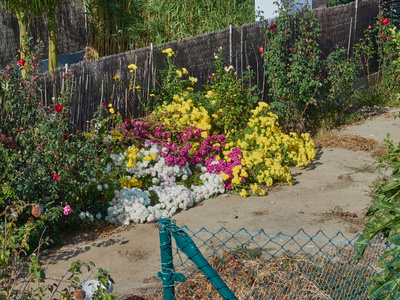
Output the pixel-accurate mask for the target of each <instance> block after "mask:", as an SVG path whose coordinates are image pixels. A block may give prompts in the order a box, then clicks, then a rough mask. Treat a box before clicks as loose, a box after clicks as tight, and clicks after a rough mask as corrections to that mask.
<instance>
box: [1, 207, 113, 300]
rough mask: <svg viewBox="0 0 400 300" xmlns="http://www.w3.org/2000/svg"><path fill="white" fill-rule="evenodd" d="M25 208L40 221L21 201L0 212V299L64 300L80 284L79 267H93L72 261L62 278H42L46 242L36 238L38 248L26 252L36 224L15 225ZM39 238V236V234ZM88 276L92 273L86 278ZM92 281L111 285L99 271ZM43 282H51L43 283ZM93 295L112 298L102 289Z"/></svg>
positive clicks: (37, 210) (34, 210)
mask: <svg viewBox="0 0 400 300" xmlns="http://www.w3.org/2000/svg"><path fill="white" fill-rule="evenodd" d="M29 209H30V210H31V213H32V215H33V216H35V218H43V217H45V215H46V214H43V210H42V208H41V207H40V206H38V205H37V204H31V203H25V202H23V201H20V202H15V203H12V204H11V205H8V206H7V207H6V208H5V210H4V211H3V212H2V213H0V232H1V233H0V245H1V248H0V298H1V299H7V300H8V299H10V300H11V299H12V300H19V299H21V300H22V299H53V298H54V296H55V295H61V298H62V297H63V296H64V297H67V299H68V298H70V297H71V296H72V293H73V291H74V290H75V289H76V288H77V287H78V286H79V285H80V281H81V279H80V278H79V275H81V274H82V271H81V268H82V267H87V269H88V271H90V270H91V269H92V267H94V266H95V265H94V264H93V263H89V264H86V263H83V262H81V261H77V262H72V264H71V268H70V269H69V270H68V271H67V272H66V273H65V275H64V276H63V277H62V278H46V270H45V268H43V266H42V264H41V262H40V260H39V257H40V250H41V247H42V246H43V245H44V244H46V243H47V241H46V240H43V239H40V241H39V244H38V247H37V248H35V249H33V250H32V249H30V246H29V243H28V242H29V236H30V234H32V232H33V231H34V229H35V228H36V227H37V223H36V222H34V218H33V217H30V218H29V220H28V221H27V222H25V223H24V224H23V225H20V226H18V225H17V223H18V222H17V221H18V219H19V218H21V216H23V215H26V214H29V213H27V212H26V211H27V210H29ZM3 224H4V225H3ZM41 235H42V236H43V232H41ZM92 274H93V272H92V273H91V274H90V275H92ZM90 275H89V276H90ZM95 278H96V279H97V280H99V281H100V282H102V283H103V284H104V286H105V287H108V284H109V282H113V280H112V278H111V277H110V276H109V275H108V273H107V272H106V271H104V270H103V269H101V268H99V269H97V273H96V274H95ZM46 279H47V280H50V281H51V282H53V283H45V280H46ZM61 282H64V283H67V287H66V288H64V289H63V290H61V288H60V283H61ZM96 294H97V295H96V296H95V298H94V299H110V300H111V299H114V295H113V294H112V293H108V292H107V291H105V290H104V289H99V290H98V291H97V293H96Z"/></svg>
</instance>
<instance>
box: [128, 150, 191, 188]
mask: <svg viewBox="0 0 400 300" xmlns="http://www.w3.org/2000/svg"><path fill="white" fill-rule="evenodd" d="M161 151H165V149H164V148H163V149H162V150H161ZM152 153H153V155H154V157H155V160H154V161H155V163H154V165H153V164H152V163H151V161H149V160H137V161H136V165H135V166H133V168H127V169H126V170H127V171H128V172H129V173H131V174H134V177H135V178H143V177H146V176H148V175H150V176H151V177H153V178H152V182H153V184H158V183H160V182H175V181H176V180H177V179H179V178H180V179H182V180H186V179H188V177H189V176H190V175H192V171H191V170H190V168H189V163H188V162H187V163H186V165H185V166H183V167H179V166H176V165H175V166H168V164H167V163H166V161H165V158H164V157H163V156H160V155H159V148H158V145H157V144H152V145H151V147H150V149H149V150H146V149H144V148H143V149H141V150H140V151H139V152H138V154H137V157H138V159H143V158H144V157H149V156H150V155H151V154H152Z"/></svg>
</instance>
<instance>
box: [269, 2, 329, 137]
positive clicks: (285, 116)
mask: <svg viewBox="0 0 400 300" xmlns="http://www.w3.org/2000/svg"><path fill="white" fill-rule="evenodd" d="M294 5H295V4H294V2H291V1H288V0H283V1H280V2H279V3H278V11H279V16H278V17H277V18H276V20H275V23H274V24H272V25H271V26H269V27H268V29H267V34H266V35H267V41H266V47H265V51H264V52H263V57H264V67H265V74H266V78H267V82H268V84H269V95H270V96H271V99H272V102H271V109H272V110H273V111H274V112H275V113H276V114H277V116H278V118H279V119H280V120H282V126H283V128H284V131H286V132H288V131H291V130H292V131H297V132H299V131H301V130H302V129H303V128H304V120H303V116H304V113H305V111H306V109H307V107H308V106H309V105H310V104H314V103H315V102H316V100H317V97H318V94H319V93H318V92H319V91H318V89H319V87H321V85H322V83H321V79H322V71H323V70H322V64H321V60H320V58H319V56H320V55H321V52H320V50H319V47H318V38H319V36H320V30H319V23H318V20H317V18H316V16H315V12H314V11H312V10H311V9H310V8H309V7H308V6H307V5H304V6H301V8H300V9H299V10H298V9H297V8H295V6H294ZM296 7H297V6H296ZM295 10H296V11H295ZM294 24H296V26H294Z"/></svg>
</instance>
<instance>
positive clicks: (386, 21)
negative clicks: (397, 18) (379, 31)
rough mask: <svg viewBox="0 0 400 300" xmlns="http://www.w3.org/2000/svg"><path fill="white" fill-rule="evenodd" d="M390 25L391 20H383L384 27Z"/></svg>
mask: <svg viewBox="0 0 400 300" xmlns="http://www.w3.org/2000/svg"><path fill="white" fill-rule="evenodd" d="M389 24H390V23H389V19H388V18H384V19H383V20H382V25H383V26H388V25H389Z"/></svg>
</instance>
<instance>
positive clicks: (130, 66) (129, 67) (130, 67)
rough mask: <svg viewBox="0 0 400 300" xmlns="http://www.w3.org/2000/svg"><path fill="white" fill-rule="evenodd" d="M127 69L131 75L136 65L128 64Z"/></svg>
mask: <svg viewBox="0 0 400 300" xmlns="http://www.w3.org/2000/svg"><path fill="white" fill-rule="evenodd" d="M128 69H130V72H131V73H132V72H133V71H134V70H136V69H137V65H135V64H130V65H129V66H128Z"/></svg>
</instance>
